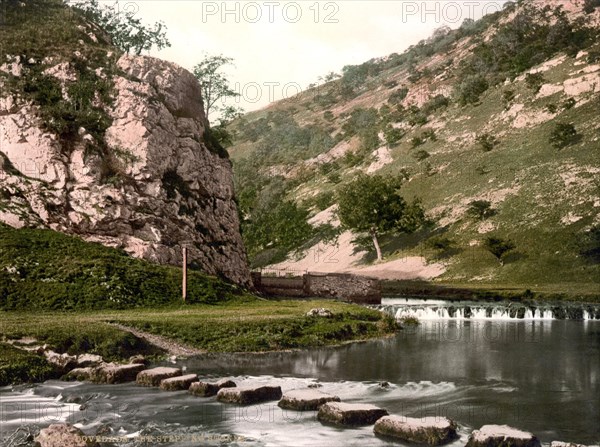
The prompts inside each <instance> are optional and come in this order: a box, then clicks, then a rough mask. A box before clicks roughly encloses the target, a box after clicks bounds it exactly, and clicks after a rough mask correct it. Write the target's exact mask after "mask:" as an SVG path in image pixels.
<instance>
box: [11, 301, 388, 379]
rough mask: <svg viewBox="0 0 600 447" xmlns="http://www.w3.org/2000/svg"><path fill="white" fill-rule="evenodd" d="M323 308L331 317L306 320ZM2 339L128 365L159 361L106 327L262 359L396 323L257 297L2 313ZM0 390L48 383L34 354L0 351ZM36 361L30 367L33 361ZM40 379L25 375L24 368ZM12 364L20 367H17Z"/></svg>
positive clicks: (370, 314) (334, 305) (370, 334)
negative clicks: (264, 354)
mask: <svg viewBox="0 0 600 447" xmlns="http://www.w3.org/2000/svg"><path fill="white" fill-rule="evenodd" d="M315 307H325V308H327V309H329V310H331V312H332V313H333V317H332V318H322V317H307V316H306V313H307V312H308V311H309V310H310V309H312V308H315ZM0 320H1V321H2V324H1V325H0V337H1V338H2V339H3V340H4V341H7V340H14V339H20V338H23V337H31V338H34V339H36V340H38V341H39V342H41V343H47V344H48V345H50V346H51V347H52V348H54V349H55V350H57V351H58V352H68V353H70V354H77V353H82V352H88V353H94V354H99V355H102V356H103V357H104V358H105V359H106V360H116V361H118V360H126V359H127V358H128V357H129V356H131V355H133V354H137V353H142V354H156V352H157V351H156V349H153V348H152V347H151V346H149V345H148V344H147V343H146V342H145V341H143V340H140V339H139V338H137V337H135V336H133V335H132V334H130V333H129V332H125V331H123V330H120V329H117V328H115V327H113V326H111V323H119V324H122V325H124V326H128V327H132V328H136V329H139V330H142V331H144V332H148V333H151V334H157V335H162V336H164V337H167V338H169V339H171V340H173V341H174V342H178V343H181V344H184V345H186V346H190V347H194V348H197V349H202V350H206V351H208V352H255V351H256V352H261V351H273V350H286V349H302V348H311V347H318V346H328V345H336V344H340V343H343V342H347V341H358V340H366V339H370V338H377V337H383V336H386V335H389V334H393V333H394V332H395V331H396V330H397V327H396V325H395V324H394V322H393V320H391V319H389V318H386V317H384V316H383V315H382V314H381V313H380V312H377V311H374V310H370V309H366V308H363V307H361V306H356V305H351V304H345V303H340V302H334V301H276V302H275V301H266V300H261V299H257V298H254V297H245V298H239V299H237V300H233V301H229V302H226V303H221V304H216V305H203V304H195V305H186V306H171V307H163V308H152V309H148V308H147V309H135V310H110V311H90V312H85V313H83V312H70V313H54V312H50V313H37V312H36V313H30V312H3V313H0ZM0 349H2V352H3V353H4V352H6V354H10V355H4V354H3V355H2V356H0V358H1V360H0V385H6V384H8V383H15V382H16V383H18V382H23V381H28V380H27V378H28V377H31V378H32V380H34V381H38V380H40V379H42V378H49V377H52V376H53V373H52V371H51V370H48V369H43V368H42V367H43V366H44V363H45V362H42V363H40V362H39V361H38V360H37V359H40V360H42V358H41V357H39V356H35V354H25V353H23V352H19V351H16V350H14V349H12V348H10V347H8V346H7V345H6V344H4V345H2V344H0ZM34 358H35V361H32V359H34ZM28 364H31V368H32V369H35V370H36V371H37V370H38V369H40V368H42V372H41V373H37V374H32V375H28V373H27V369H26V368H25V369H24V368H23V367H22V366H23V365H28ZM16 365H21V366H19V367H18V368H17V367H16Z"/></svg>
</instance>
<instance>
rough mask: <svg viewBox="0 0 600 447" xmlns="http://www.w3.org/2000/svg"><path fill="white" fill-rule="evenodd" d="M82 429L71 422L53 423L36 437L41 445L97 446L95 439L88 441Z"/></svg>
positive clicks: (53, 446) (44, 446)
mask: <svg viewBox="0 0 600 447" xmlns="http://www.w3.org/2000/svg"><path fill="white" fill-rule="evenodd" d="M84 436H85V435H84V434H83V432H82V431H81V430H79V429H78V428H76V427H73V426H72V425H69V424H52V425H50V426H49V427H47V428H43V429H42V430H40V434H39V435H37V436H36V438H35V445H37V446H39V447H97V446H98V444H97V443H96V442H95V441H86V440H85V439H84Z"/></svg>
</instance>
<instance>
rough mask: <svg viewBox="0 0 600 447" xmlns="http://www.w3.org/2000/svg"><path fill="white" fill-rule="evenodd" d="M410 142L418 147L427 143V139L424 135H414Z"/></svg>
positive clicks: (414, 146)
mask: <svg viewBox="0 0 600 447" xmlns="http://www.w3.org/2000/svg"><path fill="white" fill-rule="evenodd" d="M410 144H411V146H412V148H413V149H414V148H416V147H419V146H423V145H424V144H425V139H424V138H423V137H412V138H411V139H410Z"/></svg>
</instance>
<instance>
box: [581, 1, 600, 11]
mask: <svg viewBox="0 0 600 447" xmlns="http://www.w3.org/2000/svg"><path fill="white" fill-rule="evenodd" d="M596 8H600V0H585V2H584V5H583V10H584V11H585V13H586V14H591V13H593V12H594V10H595V9H596Z"/></svg>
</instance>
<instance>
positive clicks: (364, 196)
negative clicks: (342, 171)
mask: <svg viewBox="0 0 600 447" xmlns="http://www.w3.org/2000/svg"><path fill="white" fill-rule="evenodd" d="M400 186H401V181H400V180H399V179H395V178H386V177H383V176H381V175H375V176H367V175H364V174H363V175H360V176H359V177H358V178H357V179H356V180H354V181H353V182H351V183H349V184H347V185H345V186H343V187H342V188H341V189H340V190H339V192H338V200H337V202H338V206H339V208H338V217H339V218H340V221H341V223H342V225H343V226H344V227H346V228H348V229H351V230H354V231H357V232H360V233H368V234H369V235H370V236H371V238H372V239H373V245H374V246H375V250H376V252H377V260H379V261H381V260H382V259H383V258H382V255H381V248H380V246H379V240H378V238H379V236H380V235H382V234H385V233H390V232H413V231H415V230H417V229H418V228H419V226H420V225H422V223H423V222H424V220H425V219H424V213H423V208H422V207H421V204H420V203H419V202H414V203H413V204H407V203H406V201H405V200H404V199H403V198H402V196H400V194H399V189H400Z"/></svg>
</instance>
